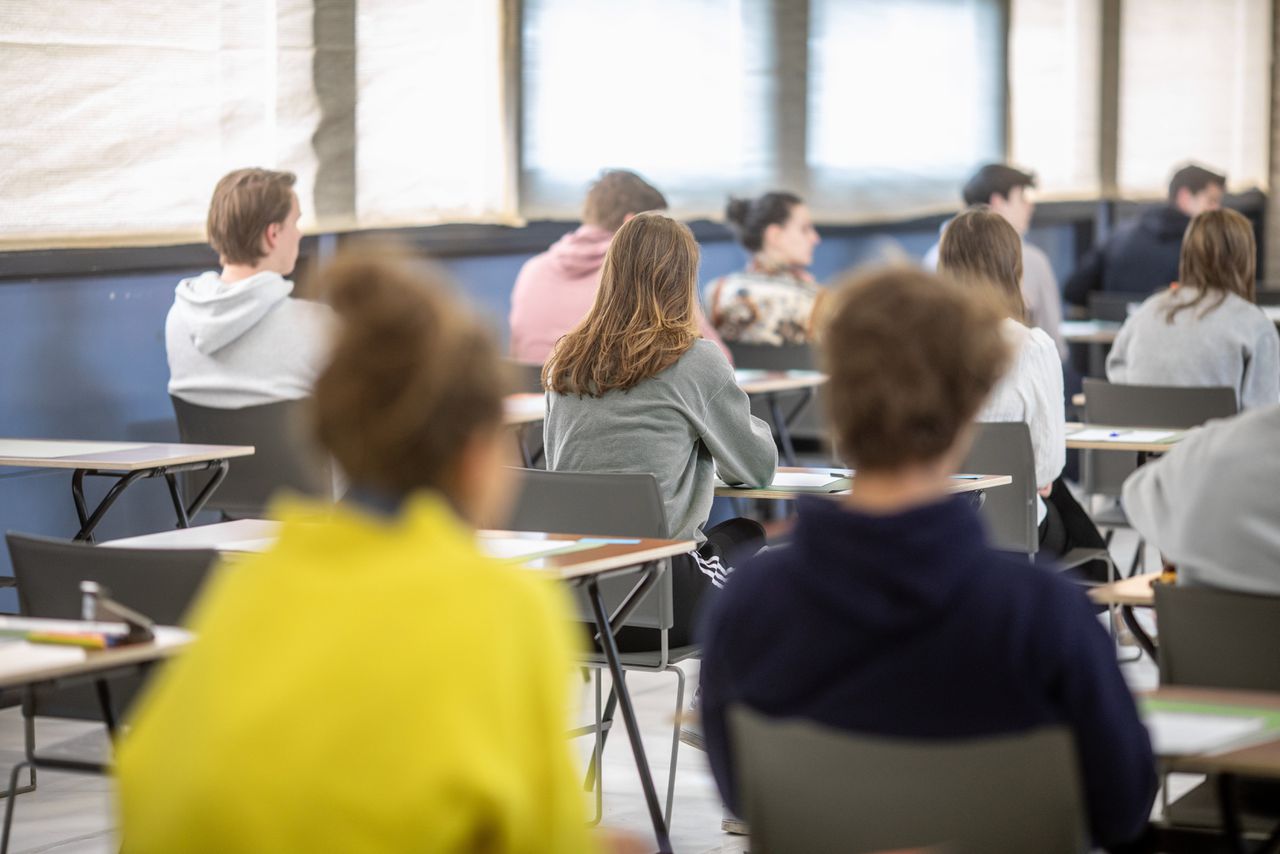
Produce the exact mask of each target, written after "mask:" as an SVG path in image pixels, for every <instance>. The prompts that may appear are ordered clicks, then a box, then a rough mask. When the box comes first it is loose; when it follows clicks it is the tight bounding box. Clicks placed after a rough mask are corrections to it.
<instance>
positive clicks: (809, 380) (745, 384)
mask: <svg viewBox="0 0 1280 854" xmlns="http://www.w3.org/2000/svg"><path fill="white" fill-rule="evenodd" d="M733 376H734V379H736V380H737V381H738V387H739V388H741V389H742V390H743V391H745V392H746V393H747V394H768V393H769V392H776V391H799V390H800V389H806V388H817V387H818V386H820V385H822V384H823V383H825V382H826V381H827V375H826V374H824V373H822V371H759V370H751V369H741V370H736V371H734V372H733Z"/></svg>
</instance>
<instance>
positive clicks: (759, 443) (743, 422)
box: [699, 374, 778, 487]
mask: <svg viewBox="0 0 1280 854" xmlns="http://www.w3.org/2000/svg"><path fill="white" fill-rule="evenodd" d="M699 435H700V436H701V438H702V442H703V444H705V445H706V446H707V449H708V450H709V451H711V456H712V458H713V459H714V460H715V461H716V470H717V471H718V472H719V475H720V478H721V479H722V480H724V482H725V483H729V484H745V485H747V486H752V487H762V486H768V485H769V484H770V483H771V482H772V481H773V473H774V471H776V470H777V468H778V448H777V446H776V445H774V443H773V431H771V430H770V429H769V425H768V424H766V423H764V422H763V421H761V420H760V419H759V418H756V417H755V416H754V415H752V414H751V401H750V400H749V399H748V397H747V393H746V392H744V391H743V390H742V389H741V388H739V387H738V383H737V382H736V381H735V380H734V378H733V375H732V374H730V375H729V377H728V380H727V381H726V382H724V383H723V384H722V385H721V386H720V388H719V389H718V390H717V391H715V392H714V393H713V394H712V395H711V397H709V398H708V399H707V409H706V412H705V413H704V415H703V420H702V424H701V425H700V426H699Z"/></svg>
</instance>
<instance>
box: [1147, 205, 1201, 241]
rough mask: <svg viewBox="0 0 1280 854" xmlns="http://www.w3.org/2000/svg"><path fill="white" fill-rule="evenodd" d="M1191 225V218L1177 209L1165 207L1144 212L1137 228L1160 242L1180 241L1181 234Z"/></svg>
mask: <svg viewBox="0 0 1280 854" xmlns="http://www.w3.org/2000/svg"><path fill="white" fill-rule="evenodd" d="M1190 223H1191V217H1189V216H1187V215H1186V214H1184V213H1183V212H1182V211H1180V210H1178V209H1177V208H1172V207H1169V206H1168V205H1165V206H1164V207H1160V208H1153V209H1152V210H1149V211H1146V212H1145V213H1143V214H1142V216H1141V217H1140V218H1139V220H1138V227H1139V228H1141V229H1142V230H1143V231H1145V232H1147V233H1149V234H1151V235H1153V236H1155V237H1156V238H1158V239H1160V240H1162V241H1172V240H1177V241H1179V242H1181V241H1182V235H1183V232H1185V231H1186V230H1187V226H1188V225H1189V224H1190Z"/></svg>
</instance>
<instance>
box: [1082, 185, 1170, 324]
mask: <svg viewBox="0 0 1280 854" xmlns="http://www.w3.org/2000/svg"><path fill="white" fill-rule="evenodd" d="M1190 224H1191V217H1189V216H1187V215H1186V214H1184V213H1183V212H1182V211H1180V210H1178V209H1177V208H1174V207H1169V206H1164V207H1159V208H1153V209H1151V210H1148V211H1146V212H1145V213H1143V214H1142V215H1141V216H1139V217H1138V218H1137V219H1135V220H1133V221H1131V222H1127V223H1125V224H1123V225H1121V226H1120V227H1118V228H1117V229H1116V230H1115V233H1114V234H1112V235H1111V236H1110V237H1109V238H1108V239H1107V240H1106V242H1105V243H1103V244H1102V245H1101V246H1097V247H1094V248H1093V249H1092V250H1090V251H1089V253H1088V254H1087V255H1085V257H1084V260H1083V261H1081V262H1080V266H1079V267H1078V268H1077V269H1076V271H1075V272H1074V273H1072V274H1071V278H1069V279H1067V283H1066V285H1065V286H1064V287H1063V296H1064V297H1065V298H1066V301H1067V302H1069V303H1071V304H1072V305H1088V303H1089V294H1090V293H1091V292H1093V291H1103V292H1106V293H1112V294H1135V295H1140V296H1144V297H1145V296H1146V295H1148V294H1150V293H1152V292H1153V291H1158V290H1160V289H1162V288H1167V287H1169V284H1170V283H1171V282H1176V281H1177V280H1178V258H1179V256H1181V254H1182V235H1183V233H1184V232H1186V230H1187V226H1188V225H1190Z"/></svg>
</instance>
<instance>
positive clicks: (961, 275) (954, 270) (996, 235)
mask: <svg viewBox="0 0 1280 854" xmlns="http://www.w3.org/2000/svg"><path fill="white" fill-rule="evenodd" d="M938 272H939V273H944V274H945V275H947V276H949V277H951V278H952V279H955V280H956V281H958V282H960V283H961V284H964V285H977V286H979V287H991V286H995V288H996V289H997V290H998V291H999V292H1000V294H1001V296H1002V297H1003V298H1004V300H1005V302H1007V303H1008V312H1007V313H1008V314H1009V316H1010V317H1013V318H1015V319H1016V320H1024V319H1026V316H1027V306H1026V303H1025V302H1024V301H1023V299H1022V238H1021V237H1019V236H1018V231H1017V229H1015V228H1014V227H1013V226H1012V225H1010V224H1009V221H1008V220H1006V219H1005V218H1004V217H1003V216H1001V215H1000V214H998V213H996V212H995V211H993V210H991V208H989V207H987V206H986V205H974V206H973V207H971V208H968V209H967V210H964V211H961V212H960V214H959V215H958V216H956V218H955V219H953V220H951V222H949V223H947V227H946V229H945V230H944V231H943V232H942V243H941V245H940V246H939V247H938Z"/></svg>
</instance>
